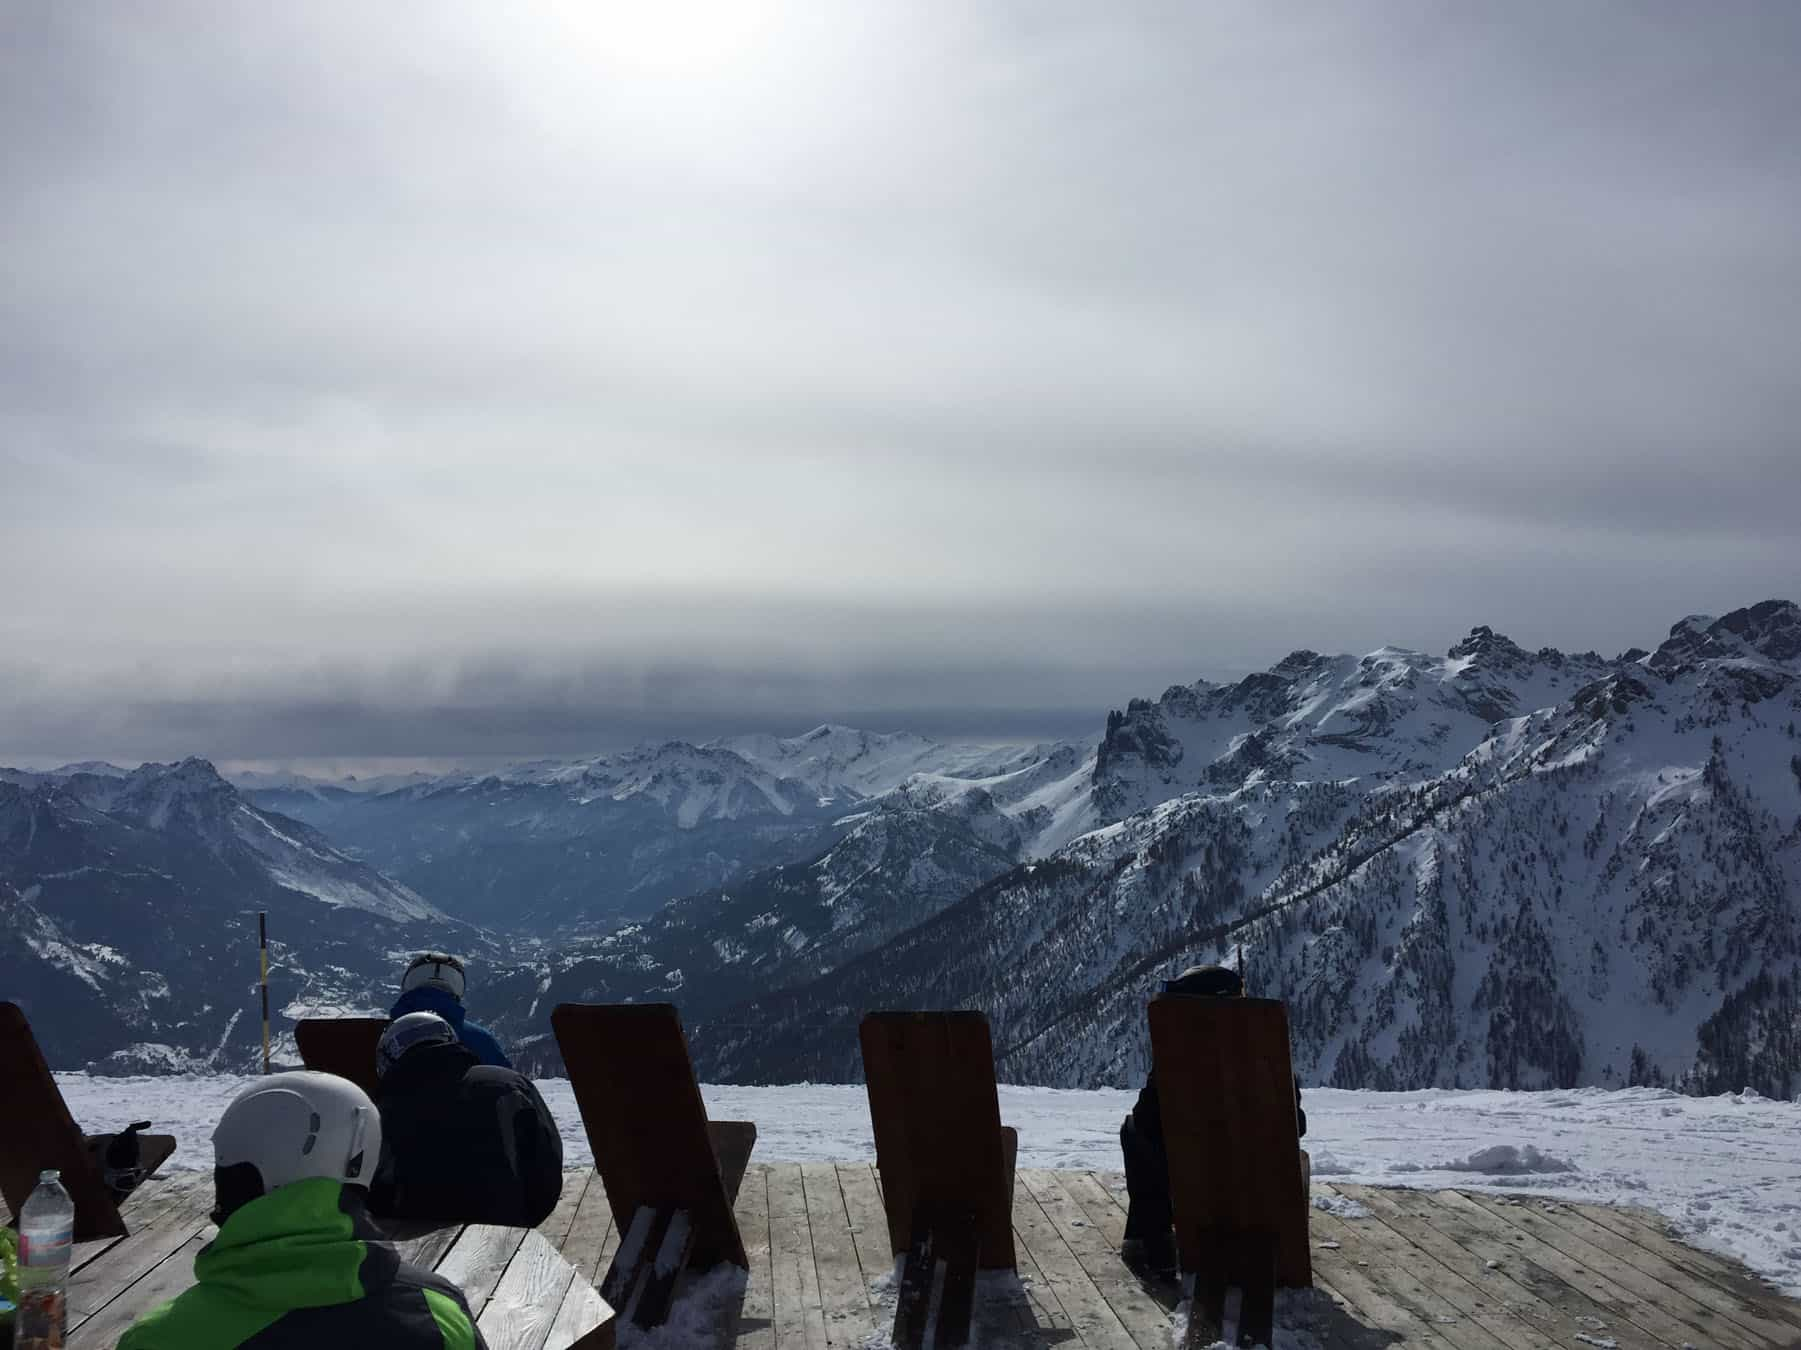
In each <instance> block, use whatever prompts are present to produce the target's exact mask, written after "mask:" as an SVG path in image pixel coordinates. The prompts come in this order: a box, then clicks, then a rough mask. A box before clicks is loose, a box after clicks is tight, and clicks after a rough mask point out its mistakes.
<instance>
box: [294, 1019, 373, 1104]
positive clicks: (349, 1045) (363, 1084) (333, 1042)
mask: <svg viewBox="0 0 1801 1350" xmlns="http://www.w3.org/2000/svg"><path fill="white" fill-rule="evenodd" d="M387 1029H388V1019H387V1018H385V1017H307V1018H303V1019H302V1020H301V1021H300V1022H299V1023H297V1024H296V1025H295V1027H294V1043H295V1044H296V1045H298V1046H299V1047H300V1060H301V1063H303V1064H305V1065H306V1067H307V1068H309V1069H317V1070H319V1071H320V1072H321V1073H335V1074H337V1075H338V1077H340V1078H348V1079H349V1080H350V1081H351V1082H353V1083H355V1084H356V1085H357V1086H358V1087H360V1088H361V1089H362V1090H363V1091H364V1092H367V1093H368V1094H369V1097H370V1099H371V1100H374V1098H375V1095H376V1093H377V1091H378V1090H379V1089H380V1087H381V1079H380V1077H379V1076H378V1075H377V1074H376V1072H375V1048H376V1046H378V1045H380V1044H381V1036H382V1032H384V1031H386V1030H387Z"/></svg>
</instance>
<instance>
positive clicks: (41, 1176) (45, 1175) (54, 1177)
mask: <svg viewBox="0 0 1801 1350" xmlns="http://www.w3.org/2000/svg"><path fill="white" fill-rule="evenodd" d="M62 1179H63V1174H62V1173H61V1172H59V1171H57V1170H56V1169H55V1168H54V1167H46V1168H45V1169H44V1170H43V1171H42V1172H39V1173H38V1184H39V1185H42V1184H43V1183H44V1182H46V1181H61V1180H62Z"/></svg>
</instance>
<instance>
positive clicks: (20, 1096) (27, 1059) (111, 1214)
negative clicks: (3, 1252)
mask: <svg viewBox="0 0 1801 1350" xmlns="http://www.w3.org/2000/svg"><path fill="white" fill-rule="evenodd" d="M0 1102H4V1103H6V1105H5V1107H4V1109H0V1193H4V1194H5V1196H6V1203H7V1205H8V1206H9V1207H10V1208H11V1211H12V1218H13V1220H14V1221H15V1222H17V1220H18V1216H19V1210H20V1208H21V1207H23V1205H24V1204H25V1200H26V1197H28V1196H29V1195H30V1194H31V1190H32V1187H34V1186H36V1185H37V1182H38V1173H39V1172H41V1171H43V1170H44V1169H45V1168H48V1167H54V1168H55V1169H56V1170H57V1171H59V1172H61V1173H62V1182H63V1186H64V1188H65V1189H66V1190H67V1191H68V1192H69V1198H70V1199H71V1200H73V1201H74V1202H75V1241H77V1242H86V1241H87V1240H88V1239H90V1238H109V1237H124V1236H125V1221H124V1220H123V1219H122V1218H120V1217H119V1205H118V1200H117V1198H116V1197H115V1195H114V1193H113V1191H112V1189H111V1188H110V1187H108V1186H107V1184H106V1179H105V1176H104V1175H103V1173H102V1170H101V1158H102V1156H103V1155H104V1152H105V1148H106V1145H107V1144H108V1143H109V1142H110V1141H111V1140H112V1138H113V1136H112V1135H92V1136H84V1135H83V1134H82V1133H81V1130H80V1128H79V1127H78V1126H77V1125H76V1124H75V1117H73V1116H72V1115H70V1114H69V1108H68V1105H67V1103H65V1102H64V1101H63V1094H62V1093H61V1092H60V1091H59V1090H58V1089H57V1086H56V1079H54V1078H52V1077H51V1076H50V1066H49V1065H48V1064H47V1063H45V1061H44V1055H43V1051H42V1050H40V1049H39V1048H38V1042H37V1037H35V1036H33V1035H32V1034H31V1023H30V1022H28V1021H27V1020H26V1018H25V1013H24V1012H23V1010H21V1009H20V1007H19V1005H18V1004H16V1003H0ZM137 1143H138V1159H137V1166H138V1168H139V1169H140V1170H141V1171H142V1172H143V1173H144V1174H145V1175H148V1174H149V1173H151V1172H154V1171H155V1170H156V1169H157V1168H159V1167H161V1166H162V1165H163V1164H164V1163H165V1162H167V1161H168V1160H169V1155H170V1154H172V1153H174V1152H175V1140H174V1139H173V1138H172V1137H171V1136H169V1135H166V1134H139V1135H138V1136H137Z"/></svg>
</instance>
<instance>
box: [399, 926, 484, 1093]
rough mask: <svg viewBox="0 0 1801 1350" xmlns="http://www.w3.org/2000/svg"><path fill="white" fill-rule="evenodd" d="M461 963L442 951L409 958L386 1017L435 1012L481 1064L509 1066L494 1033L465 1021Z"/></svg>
mask: <svg viewBox="0 0 1801 1350" xmlns="http://www.w3.org/2000/svg"><path fill="white" fill-rule="evenodd" d="M463 988H464V974H463V963H462V962H461V961H459V960H457V958H456V957H454V956H448V955H446V954H445V953H443V952H421V953H420V954H419V955H418V956H415V957H414V958H413V962H412V964H411V965H409V966H408V967H407V968H406V974H405V975H403V976H401V979H400V997H399V998H398V999H396V1000H395V1001H394V1006H393V1008H391V1009H390V1010H389V1012H388V1016H389V1017H390V1018H392V1019H393V1020H395V1021H396V1022H398V1021H399V1020H400V1019H401V1018H403V1017H405V1016H406V1015H407V1014H408V1013H416V1012H428V1013H436V1014H437V1015H438V1016H439V1017H442V1018H443V1019H444V1020H445V1021H446V1022H448V1023H450V1025H451V1026H453V1027H455V1028H456V1033H457V1039H458V1040H460V1041H461V1042H462V1043H463V1044H464V1045H466V1046H468V1047H469V1048H470V1049H471V1050H473V1051H475V1057H476V1058H477V1059H478V1060H480V1061H481V1062H482V1063H483V1064H492V1065H495V1066H496V1067H498V1068H502V1069H510V1068H512V1067H513V1061H512V1060H510V1059H508V1058H507V1056H506V1051H504V1050H502V1049H501V1048H500V1042H499V1041H497V1040H495V1039H494V1033H493V1032H491V1031H489V1030H488V1029H487V1028H486V1027H484V1026H481V1025H479V1024H478V1023H475V1022H471V1021H470V1020H469V1015H468V1013H467V1012H466V1011H465V1010H464V1008H463Z"/></svg>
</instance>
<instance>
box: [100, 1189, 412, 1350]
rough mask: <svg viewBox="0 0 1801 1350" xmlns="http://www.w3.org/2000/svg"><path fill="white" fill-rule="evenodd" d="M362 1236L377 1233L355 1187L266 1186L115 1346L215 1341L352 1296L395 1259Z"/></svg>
mask: <svg viewBox="0 0 1801 1350" xmlns="http://www.w3.org/2000/svg"><path fill="white" fill-rule="evenodd" d="M367 1239H376V1240H379V1239H378V1237H377V1234H376V1233H375V1230H374V1229H372V1228H371V1227H370V1226H369V1223H368V1221H367V1220H366V1219H365V1218H364V1217H363V1192H362V1191H361V1190H358V1189H354V1188H347V1187H345V1186H344V1184H343V1183H342V1182H338V1181H325V1180H318V1179H315V1180H312V1181H296V1182H293V1183H292V1184H290V1185H287V1186H283V1187H281V1188H279V1189H278V1190H274V1191H271V1192H270V1193H269V1194H268V1195H265V1196H261V1197H259V1198H258V1199H255V1200H252V1201H251V1202H250V1203H249V1204H247V1205H245V1206H244V1207H243V1208H242V1209H240V1210H238V1211H237V1212H236V1213H235V1214H233V1215H232V1216H231V1217H230V1218H229V1219H227V1220H226V1221H225V1226H224V1227H223V1228H221V1229H220V1230H219V1236H218V1237H216V1238H214V1239H213V1240H212V1241H211V1242H209V1243H208V1244H207V1245H206V1246H204V1247H202V1248H201V1249H200V1251H199V1253H198V1254H197V1255H196V1256H195V1257H194V1280H195V1283H194V1285H193V1287H192V1288H191V1289H189V1290H188V1291H187V1292H186V1293H184V1294H182V1295H181V1296H180V1297H179V1298H176V1299H174V1300H173V1301H171V1302H169V1303H165V1304H163V1306H162V1307H160V1308H157V1309H155V1310H154V1311H152V1312H150V1313H148V1314H146V1315H145V1316H144V1317H142V1318H140V1319H139V1321H138V1322H137V1324H136V1325H135V1326H133V1327H132V1328H131V1330H130V1331H128V1332H126V1333H125V1337H124V1339H123V1340H121V1341H120V1342H119V1347H120V1350H213V1348H214V1347H219V1348H220V1350H223V1348H224V1347H229V1346H238V1345H242V1344H243V1343H244V1342H245V1341H247V1340H249V1339H250V1338H251V1337H252V1336H256V1335H258V1334H259V1333H261V1332H264V1331H266V1330H267V1329H268V1328H270V1327H271V1326H273V1325H274V1324H276V1323H278V1322H280V1321H281V1320H282V1319H283V1318H284V1317H287V1316H289V1314H291V1313H294V1312H295V1311H297V1310H301V1309H308V1308H328V1307H336V1306H339V1305H343V1304H350V1303H355V1302H357V1301H358V1300H359V1299H362V1298H363V1297H364V1296H365V1295H367V1294H369V1293H371V1292H373V1291H372V1290H371V1289H370V1288H369V1287H368V1286H369V1285H370V1284H374V1285H376V1286H377V1287H381V1286H384V1285H391V1283H392V1281H393V1279H394V1276H395V1272H396V1269H397V1264H398V1263H397V1262H396V1261H395V1260H394V1257H393V1253H392V1252H391V1251H389V1250H387V1249H385V1248H381V1247H372V1246H371V1243H370V1241H369V1240H367ZM372 1256H373V1257H374V1259H371V1257H372ZM434 1339H435V1338H434Z"/></svg>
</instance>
